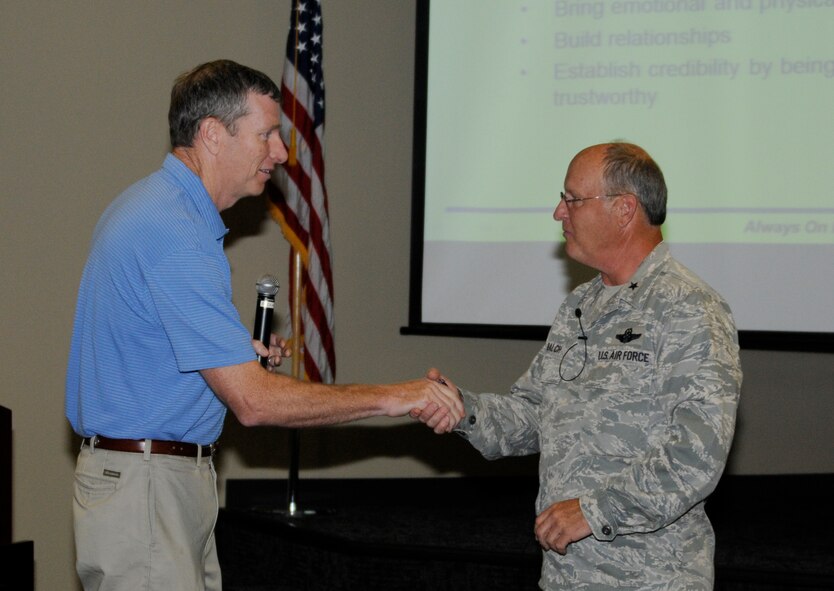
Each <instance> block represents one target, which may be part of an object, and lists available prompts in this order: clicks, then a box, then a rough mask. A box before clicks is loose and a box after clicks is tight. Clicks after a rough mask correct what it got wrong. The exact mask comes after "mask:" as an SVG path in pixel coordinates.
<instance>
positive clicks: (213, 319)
mask: <svg viewBox="0 0 834 591" xmlns="http://www.w3.org/2000/svg"><path fill="white" fill-rule="evenodd" d="M227 232H228V230H227V228H226V227H225V225H224V223H223V220H222V219H221V218H220V214H219V212H218V211H217V208H216V206H215V205H214V203H213V202H212V200H211V198H210V197H209V195H208V193H207V192H206V189H205V187H204V186H203V183H202V181H201V180H200V178H199V177H198V176H197V175H195V174H194V173H193V172H191V171H190V170H189V169H188V168H187V167H186V166H185V165H184V164H183V163H182V162H181V161H180V160H179V159H178V158H176V157H175V156H173V155H172V154H168V156H167V157H166V158H165V161H164V163H163V165H162V168H161V169H160V170H158V171H157V172H155V173H153V174H152V175H150V176H149V177H147V178H145V179H143V180H141V181H139V182H137V183H136V184H134V185H133V186H131V187H130V188H128V189H127V190H126V191H125V192H124V193H122V194H121V195H120V196H119V197H118V198H117V199H116V200H115V201H114V202H113V203H112V204H111V205H110V206H109V207H108V208H107V210H106V211H105V212H104V214H103V215H102V217H101V219H100V220H99V222H98V225H97V226H96V230H95V233H94V234H93V243H92V247H91V250H90V255H89V258H88V259H87V264H86V266H85V268H84V274H83V276H82V278H81V287H80V289H79V294H78V303H77V306H76V311H75V324H74V328H73V334H72V343H71V346H70V356H69V366H68V370H67V380H66V399H65V410H66V415H67V418H68V419H69V421H70V423H71V424H72V427H73V429H74V430H75V431H76V433H78V434H79V435H82V436H84V437H90V436H93V435H103V436H106V437H113V438H124V439H145V438H151V439H167V440H172V441H185V442H189V443H198V444H202V445H206V444H209V443H212V442H214V441H215V440H216V439H217V438H218V437H219V436H220V431H221V429H222V426H223V419H224V417H225V413H226V407H225V406H224V405H223V403H222V402H221V401H220V400H219V399H218V398H217V397H216V396H215V395H214V393H213V392H212V390H211V389H210V388H209V387H208V385H207V384H206V382H205V380H204V379H203V377H202V376H201V375H200V373H199V371H198V370H201V369H206V368H212V367H224V366H228V365H236V364H239V363H243V362H246V361H252V360H254V359H255V358H256V357H255V352H254V350H253V348H252V342H251V339H252V337H251V335H250V334H249V331H248V330H247V329H246V328H245V327H244V326H243V324H242V323H241V321H240V315H239V314H238V312H237V310H236V309H235V307H234V306H233V305H232V289H231V273H230V270H229V263H228V260H227V258H226V255H225V253H224V252H223V238H224V236H225V235H226V233H227Z"/></svg>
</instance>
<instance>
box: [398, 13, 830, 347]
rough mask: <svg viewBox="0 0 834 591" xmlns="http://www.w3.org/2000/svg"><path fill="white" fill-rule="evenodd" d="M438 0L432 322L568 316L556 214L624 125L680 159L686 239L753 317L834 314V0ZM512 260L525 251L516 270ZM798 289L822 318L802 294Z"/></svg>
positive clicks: (429, 240)
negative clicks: (569, 188)
mask: <svg viewBox="0 0 834 591" xmlns="http://www.w3.org/2000/svg"><path fill="white" fill-rule="evenodd" d="M429 15H430V17H429V40H428V47H429V50H428V56H427V65H428V66H427V96H426V129H425V134H426V135H425V139H426V153H425V195H424V198H425V219H424V241H425V254H424V260H423V268H424V276H423V286H422V301H423V320H424V321H425V322H463V323H467V322H471V323H487V324H494V323H497V324H504V323H506V324H542V325H548V324H550V322H551V320H552V316H553V314H554V312H555V310H556V306H558V303H559V301H560V300H561V298H562V297H563V295H564V294H565V293H566V292H567V291H568V290H569V289H570V288H571V287H572V286H573V285H572V281H573V280H572V279H571V277H568V276H567V275H569V273H567V268H566V265H567V263H566V261H564V260H563V257H561V256H560V255H559V253H558V249H554V244H556V245H558V242H559V241H560V240H561V235H560V234H561V232H560V227H559V224H557V223H556V222H554V221H553V219H552V217H551V215H552V212H553V209H554V208H555V206H556V203H557V200H558V195H559V191H560V190H561V189H562V184H563V180H564V174H565V170H566V168H567V165H568V163H569V161H570V159H571V157H572V156H573V155H574V154H575V153H576V152H577V151H578V150H579V149H581V148H583V147H585V146H587V145H591V144H595V143H600V142H605V141H609V140H613V139H624V140H626V141H631V142H634V143H637V144H640V145H641V146H643V147H644V148H646V149H647V150H648V151H649V153H650V154H652V155H653V156H654V157H655V159H656V160H657V161H658V163H659V164H660V166H661V168H662V169H663V171H664V174H665V176H666V180H667V184H668V186H669V215H668V218H667V222H666V224H665V225H664V236H665V238H666V240H667V241H668V242H669V243H670V244H671V245H672V250H673V253H674V254H675V255H676V256H678V258H680V259H681V260H683V261H684V263H685V264H687V265H688V266H690V267H691V268H692V269H693V270H695V271H696V272H697V273H698V274H699V275H701V276H702V277H704V278H705V279H707V280H708V281H710V282H711V283H712V284H713V285H714V286H715V287H716V288H717V289H719V291H721V292H722V293H723V294H724V295H725V297H727V298H728V300H730V304H731V306H732V307H733V310H734V312H735V314H736V318H737V321H738V322H739V326H740V328H742V329H744V330H787V331H796V330H799V331H824V332H829V331H834V314H832V313H831V310H830V308H831V306H830V305H829V304H828V301H830V299H831V297H830V294H831V291H832V288H834V280H833V279H832V277H831V276H832V270H834V259H832V256H833V255H834V194H833V193H834V173H832V170H834V166H833V165H832V158H834V147H832V146H833V145H834V144H832V139H834V42H833V41H832V39H834V0H591V1H582V0H539V1H527V2H524V1H512V0H468V1H464V0H456V1H454V2H450V1H437V0H435V1H434V2H432V3H431V6H430V12H429ZM415 132H416V133H419V132H420V130H415ZM502 245H503V246H504V248H502ZM507 252H512V253H513V254H512V255H511V256H508V255H506V254H505V253H507ZM496 257H497V258H496ZM508 258H510V259H511V260H512V261H515V262H514V263H511V262H510V261H508V260H507V259H508ZM497 260H501V262H502V264H507V263H509V264H512V265H514V267H517V269H515V270H512V271H508V272H509V273H510V275H508V276H505V277H503V280H500V276H499V275H497V274H500V273H505V272H507V271H503V270H500V269H498V268H497V266H496V264H495V263H496V261H497ZM449 265H453V266H452V267H450V266H449ZM460 265H463V266H464V267H463V268H461V266H460ZM819 265H822V267H823V268H820V266H819ZM531 266H534V268H532V269H530V268H529V267H531ZM821 276H824V277H821ZM458 277H462V278H461V279H458ZM479 277H480V278H479ZM545 277H547V279H544V278H545ZM497 279H498V280H497ZM449 282H452V284H455V283H457V284H458V285H457V287H456V288H455V287H454V285H452V286H451V289H452V290H455V289H457V290H458V292H459V295H460V297H461V298H463V302H462V303H461V304H460V305H455V304H453V303H451V302H450V298H449V289H450V283H449ZM499 282H500V283H507V284H508V287H507V289H506V290H501V289H499V292H500V293H498V294H496V299H495V301H494V302H492V303H489V302H488V301H484V302H483V303H481V304H478V305H473V303H472V291H471V290H472V289H475V290H479V291H478V294H479V299H482V296H484V294H485V293H486V296H484V297H485V298H486V299H487V300H488V299H489V294H490V293H492V292H493V291H494V290H495V289H496V287H495V284H496V283H499ZM518 282H531V283H528V284H526V286H525V285H522V284H519V283H518ZM542 291H545V292H546V293H548V300H550V299H552V301H546V302H545V303H543V302H542V301H541V300H542V298H541V297H539V296H540V295H541V294H542ZM518 292H527V293H532V292H535V293H536V294H537V296H536V297H533V296H531V297H530V301H522V302H520V303H519V302H517V300H516V299H515V297H514V296H513V297H512V298H511V299H508V298H510V296H511V295H512V294H513V293H515V294H517V293H518ZM822 294H827V295H825V296H824V297H822V298H821V295H822ZM751 299H758V300H759V301H758V302H756V303H752V304H751V302H750V300H751ZM534 300H535V301H534ZM797 300H799V301H803V302H804V304H803V306H804V307H803V310H805V311H806V313H805V314H803V318H795V317H793V315H792V313H791V312H786V311H785V307H786V306H787V305H788V304H789V303H791V302H796V301H797ZM467 302H468V303H467ZM779 309H781V310H782V311H778V310H779ZM775 310H776V312H775ZM820 316H825V318H821V317H820Z"/></svg>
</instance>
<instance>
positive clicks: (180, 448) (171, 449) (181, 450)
mask: <svg viewBox="0 0 834 591" xmlns="http://www.w3.org/2000/svg"><path fill="white" fill-rule="evenodd" d="M146 441H147V440H145V439H110V438H109V437H102V436H101V435H96V436H95V437H86V438H84V444H85V445H89V446H90V447H92V448H94V449H109V450H111V451H126V452H131V453H145V443H146ZM150 444H151V453H152V454H167V455H169V456H187V457H189V458H196V457H197V453H198V450H199V449H200V446H199V445H197V444H195V443H182V442H180V441H162V440H159V439H151V440H150ZM216 449H217V444H216V443H213V444H211V445H204V446H202V453H201V454H200V455H202V456H203V457H209V456H211V455H212V454H213V453H214V451H215V450H216Z"/></svg>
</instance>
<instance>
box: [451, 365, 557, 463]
mask: <svg viewBox="0 0 834 591" xmlns="http://www.w3.org/2000/svg"><path fill="white" fill-rule="evenodd" d="M537 363H541V355H538V356H537V357H536V359H535V360H534V361H533V365H532V366H531V368H530V369H529V370H527V373H525V374H524V375H523V376H522V377H521V378H519V380H518V381H517V382H516V383H515V384H514V385H513V387H512V388H511V389H510V392H509V393H508V394H475V393H473V392H469V391H466V390H462V391H461V394H462V396H463V401H464V407H465V409H466V414H465V415H464V417H463V419H462V420H461V422H460V423H459V424H458V427H457V429H456V432H457V433H458V434H460V435H461V436H462V437H463V438H464V439H466V440H468V441H469V443H470V444H471V445H472V446H473V447H474V448H475V449H477V450H478V451H479V452H480V453H481V454H482V455H483V456H484V457H485V458H487V459H488V460H493V459H496V458H500V457H505V456H524V455H530V454H534V453H538V452H539V407H540V404H541V400H542V397H541V388H540V386H539V385H538V384H537V382H536V380H534V379H533V377H532V376H533V375H534V373H535V372H534V371H533V368H534V367H535V366H536V364H537Z"/></svg>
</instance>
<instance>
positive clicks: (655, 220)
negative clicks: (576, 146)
mask: <svg viewBox="0 0 834 591" xmlns="http://www.w3.org/2000/svg"><path fill="white" fill-rule="evenodd" d="M603 162H604V169H603V173H602V179H603V182H604V183H605V185H606V193H632V194H633V195H635V196H636V197H637V200H638V201H639V203H640V205H641V206H642V207H643V211H645V212H646V216H647V217H648V219H649V223H650V224H652V225H653V226H660V225H661V224H663V222H664V221H665V220H666V181H665V180H664V178H663V172H662V171H661V170H660V167H659V166H658V165H657V163H656V162H655V161H654V160H653V159H652V157H651V156H649V154H648V153H647V152H646V151H645V150H644V149H643V148H641V147H640V146H636V145H634V144H629V143H626V142H614V143H611V144H608V146H607V147H606V150H605V157H604V158H603Z"/></svg>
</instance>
